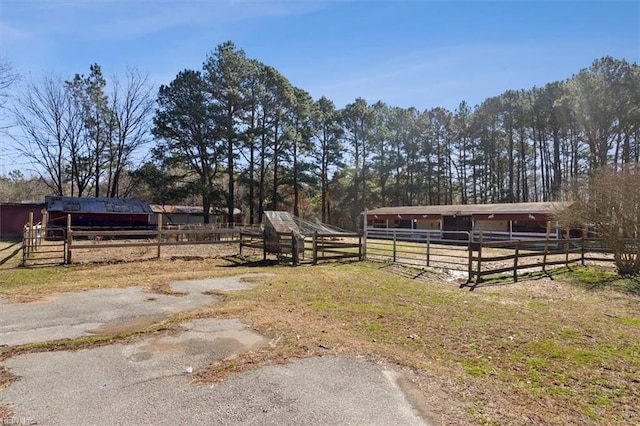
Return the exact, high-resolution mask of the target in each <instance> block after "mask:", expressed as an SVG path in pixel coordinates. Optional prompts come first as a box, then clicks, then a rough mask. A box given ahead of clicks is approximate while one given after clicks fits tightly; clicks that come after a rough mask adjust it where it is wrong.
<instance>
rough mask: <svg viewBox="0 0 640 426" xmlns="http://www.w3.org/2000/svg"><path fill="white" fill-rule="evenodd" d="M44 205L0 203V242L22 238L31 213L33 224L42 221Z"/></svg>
mask: <svg viewBox="0 0 640 426" xmlns="http://www.w3.org/2000/svg"><path fill="white" fill-rule="evenodd" d="M44 207H45V204H44V203H0V240H8V239H19V238H22V232H23V228H24V225H25V224H27V223H28V222H29V213H33V223H34V224H35V223H38V222H41V221H42V212H43V210H44Z"/></svg>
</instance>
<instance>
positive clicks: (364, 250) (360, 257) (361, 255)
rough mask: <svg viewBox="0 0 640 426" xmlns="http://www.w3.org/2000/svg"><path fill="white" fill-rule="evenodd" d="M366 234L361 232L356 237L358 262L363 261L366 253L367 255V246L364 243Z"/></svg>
mask: <svg viewBox="0 0 640 426" xmlns="http://www.w3.org/2000/svg"><path fill="white" fill-rule="evenodd" d="M366 235H367V233H366V231H365V232H364V234H363V233H362V232H361V233H360V235H359V236H358V260H360V261H362V260H364V258H365V256H366V253H367V246H366V244H367V243H366V241H367V237H366Z"/></svg>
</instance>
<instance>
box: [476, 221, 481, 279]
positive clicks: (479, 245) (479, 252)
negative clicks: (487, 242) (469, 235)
mask: <svg viewBox="0 0 640 426" xmlns="http://www.w3.org/2000/svg"><path fill="white" fill-rule="evenodd" d="M481 271H482V229H481V230H480V234H479V235H478V271H477V272H476V285H478V284H479V283H480V272H481Z"/></svg>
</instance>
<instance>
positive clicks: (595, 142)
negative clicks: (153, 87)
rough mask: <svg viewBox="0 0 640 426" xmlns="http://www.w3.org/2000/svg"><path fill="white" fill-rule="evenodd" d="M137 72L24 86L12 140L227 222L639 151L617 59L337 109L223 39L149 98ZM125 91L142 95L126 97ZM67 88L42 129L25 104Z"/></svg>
mask: <svg viewBox="0 0 640 426" xmlns="http://www.w3.org/2000/svg"><path fill="white" fill-rule="evenodd" d="M143 83H145V80H144V79H143V78H142V77H141V76H140V74H135V73H133V74H131V75H129V76H128V78H127V83H126V84H124V85H123V86H122V87H121V86H120V85H114V87H113V88H112V92H111V93H110V95H109V96H106V95H105V91H104V87H105V85H104V83H103V81H102V80H101V72H100V68H99V66H97V65H94V66H92V67H91V74H90V75H89V76H88V77H84V76H76V77H75V78H74V79H73V80H71V81H67V82H64V83H63V84H59V85H57V86H56V87H58V89H60V90H61V92H57V91H54V90H49V89H47V86H44V85H43V86H33V87H32V88H31V90H30V91H27V93H30V94H32V95H34V96H32V97H35V99H33V100H30V98H29V97H28V96H27V97H25V98H23V100H22V101H21V104H20V105H21V111H22V112H23V116H20V115H19V114H17V115H16V116H17V117H18V124H19V127H20V128H21V129H23V135H24V138H23V139H21V141H22V145H21V146H23V148H24V152H25V154H26V153H28V152H38V157H39V158H42V157H46V158H47V161H46V163H45V162H41V163H39V164H40V165H41V166H42V168H43V169H45V170H47V173H46V174H45V173H43V174H42V177H43V180H44V181H46V182H51V183H53V182H56V184H52V185H50V187H51V189H52V190H54V191H58V193H59V194H60V195H62V194H66V193H68V192H69V191H71V192H72V193H73V194H74V195H82V194H83V193H86V191H87V190H89V189H91V190H92V191H93V193H94V194H95V195H96V196H97V195H98V194H100V193H103V192H100V191H104V194H107V195H109V196H123V195H124V196H127V195H129V196H139V197H142V198H146V199H147V200H148V201H150V202H155V203H161V204H175V203H180V202H185V199H190V200H191V201H192V202H197V203H198V204H201V205H202V206H203V207H204V208H205V212H207V211H209V207H216V208H220V209H226V211H227V212H228V214H229V220H233V211H234V208H241V209H242V210H243V211H244V212H245V214H246V221H247V222H249V223H259V222H260V221H261V219H262V212H263V211H265V210H289V211H292V212H293V213H294V214H295V215H297V216H302V217H305V218H306V219H317V220H321V221H323V222H327V223H331V224H334V225H338V226H341V227H343V228H348V229H357V227H358V226H359V217H360V213H361V212H362V211H363V210H365V209H366V208H372V207H376V206H382V205H385V206H395V205H420V204H423V205H429V204H456V203H462V204H467V203H488V202H527V201H555V200H564V199H567V198H568V197H569V194H570V191H569V189H570V188H571V187H572V186H573V185H575V184H576V183H577V182H578V181H579V180H580V179H581V178H582V177H584V176H590V175H592V174H593V173H595V171H596V170H597V169H598V168H600V167H602V166H606V165H611V164H613V165H619V167H620V168H623V167H624V165H626V164H630V163H637V162H638V160H639V158H640V147H639V142H638V141H639V136H640V68H639V67H638V65H637V64H635V63H628V62H627V61H625V60H618V59H614V58H611V57H604V58H601V59H597V60H596V61H594V62H593V64H592V65H591V66H590V67H589V68H586V69H583V70H580V71H579V72H577V73H576V74H575V75H573V76H572V77H570V78H568V79H567V80H565V81H558V82H551V83H549V84H546V85H545V86H544V87H533V88H530V89H521V90H508V91H506V92H505V93H502V94H500V95H498V96H495V97H491V98H488V99H486V100H485V101H483V102H482V103H481V104H479V105H477V106H475V107H471V106H470V105H468V104H467V103H466V102H461V103H460V104H459V106H458V107H457V108H456V109H455V110H454V111H450V110H447V109H446V108H441V107H437V108H431V109H427V110H424V111H420V110H418V109H416V108H413V107H411V108H400V107H394V106H390V105H387V104H385V103H384V102H376V103H373V104H371V103H368V102H367V101H366V100H364V99H362V98H357V99H355V100H354V101H353V102H352V103H350V104H348V105H346V106H345V107H344V108H337V107H336V106H335V104H334V103H333V102H332V101H331V100H330V99H327V98H326V97H322V98H320V99H317V100H314V99H313V98H312V96H310V95H309V93H307V92H306V91H305V90H303V89H301V88H298V87H295V86H294V85H292V84H291V83H290V82H289V81H288V80H287V78H286V77H284V76H283V75H282V74H280V73H279V72H278V71H277V70H276V69H274V68H273V67H271V66H269V65H266V64H263V63H261V62H260V61H258V60H255V59H251V58H248V57H246V55H245V53H244V52H243V51H242V50H241V49H238V48H237V47H236V46H235V45H234V44H233V43H232V42H226V43H223V44H221V45H219V46H218V47H217V48H216V49H215V50H214V51H213V52H211V53H210V54H209V55H208V56H207V57H206V60H205V61H204V63H203V66H202V69H200V70H189V69H186V70H184V71H181V72H180V73H178V75H177V76H176V77H175V79H174V80H173V81H171V82H170V83H169V84H167V85H162V86H161V87H160V88H159V90H158V92H157V97H156V98H155V99H153V96H150V95H149V93H150V92H149V91H148V86H147V85H146V83H145V84H143ZM43 89H47V90H43ZM63 89H64V90H63ZM42 92H45V94H47V93H48V92H52V93H51V94H50V95H48V96H45V97H44V98H43V99H44V100H46V102H43V101H42V100H40V98H38V97H37V96H35V95H36V94H42ZM127 94H130V95H131V96H130V97H132V98H134V99H138V100H139V102H138V103H136V102H133V101H129V102H126V101H125V99H128V98H127ZM133 95H140V96H139V97H137V98H136V97H135V96H133ZM65 96H66V97H68V101H66V103H63V105H65V107H64V109H62V111H65V113H67V114H70V117H71V116H73V114H78V115H79V117H80V118H79V119H78V121H77V122H75V123H76V125H72V124H71V122H72V121H73V120H69V122H64V123H61V124H60V125H59V126H58V123H55V122H54V123H51V124H52V125H49V126H46V127H45V126H42V125H41V124H42V123H37V121H38V115H37V114H36V112H37V110H38V108H31V109H29V108H25V107H29V106H30V105H31V104H32V103H34V102H35V104H36V105H43V104H45V105H48V104H49V103H51V104H54V105H53V106H54V107H52V108H51V109H56V108H58V106H57V104H55V101H58V100H60V99H65ZM141 99H144V102H142V100H141ZM32 101H33V102H32ZM22 102H25V103H22ZM38 102H40V104H38ZM135 105H137V106H139V108H135V107H134V106H135ZM127 106H129V107H127ZM142 106H144V107H142ZM154 107H155V110H154ZM16 112H19V111H16ZM72 112H73V114H72ZM45 115H46V114H45ZM51 115H52V116H53V114H51ZM33 117H36V118H35V119H34V118H33ZM53 121H55V120H53ZM36 123H37V124H38V125H37V126H36ZM127 123H135V125H134V124H129V127H127ZM76 126H77V127H76ZM43 129H45V130H46V132H47V134H48V135H49V137H48V139H47V141H48V142H47V148H48V147H50V145H49V142H50V141H51V140H56V138H55V137H53V136H52V135H55V136H56V137H58V141H59V144H58V146H59V147H60V148H55V149H53V150H52V153H55V154H57V155H44V154H47V153H48V151H46V149H45V152H44V153H43V152H42V145H43V143H42V139H43V138H41V137H40V136H41V135H40V134H39V132H42V131H43ZM127 129H129V130H127ZM59 135H63V137H62V141H60V136H59ZM74 143H75V145H74ZM34 144H35V145H34ZM149 144H150V145H151V148H150V149H149V148H147V149H148V152H149V155H148V157H146V158H145V161H144V162H143V163H142V164H141V165H139V166H138V167H132V166H133V164H132V159H133V158H134V156H133V153H134V152H136V151H139V150H141V149H142V148H144V147H148V146H149ZM34 146H35V147H40V148H41V149H40V151H38V150H36V151H34V150H33V148H34ZM54 147H55V144H54ZM81 147H82V149H81ZM61 153H62V155H61ZM76 157H77V158H76ZM56 160H58V161H56ZM69 181H71V182H73V183H72V184H71V186H70V185H69V183H68V182H69ZM123 182H126V183H127V184H126V185H123ZM58 183H59V184H58ZM125 187H126V188H127V189H126V191H125V190H124V189H123V188H125ZM100 188H103V189H100ZM81 190H82V191H84V192H80V191H81ZM74 191H75V192H74ZM195 200H197V201H195ZM205 220H208V217H205Z"/></svg>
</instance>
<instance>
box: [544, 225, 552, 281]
mask: <svg viewBox="0 0 640 426" xmlns="http://www.w3.org/2000/svg"><path fill="white" fill-rule="evenodd" d="M550 234H551V222H550V221H547V236H546V238H545V239H544V253H543V254H542V272H545V273H546V272H547V254H548V253H549V237H550Z"/></svg>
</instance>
